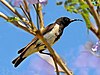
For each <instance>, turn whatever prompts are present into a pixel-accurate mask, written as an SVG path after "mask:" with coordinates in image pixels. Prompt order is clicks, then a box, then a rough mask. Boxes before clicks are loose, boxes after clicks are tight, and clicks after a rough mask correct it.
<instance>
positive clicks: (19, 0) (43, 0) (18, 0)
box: [8, 0, 48, 7]
mask: <svg viewBox="0 0 100 75" xmlns="http://www.w3.org/2000/svg"><path fill="white" fill-rule="evenodd" d="M26 1H27V2H28V3H29V4H37V3H41V4H43V5H46V4H47V1H48V0H26ZM8 2H10V3H11V5H13V6H17V7H18V6H19V5H20V4H21V3H23V0H8Z"/></svg>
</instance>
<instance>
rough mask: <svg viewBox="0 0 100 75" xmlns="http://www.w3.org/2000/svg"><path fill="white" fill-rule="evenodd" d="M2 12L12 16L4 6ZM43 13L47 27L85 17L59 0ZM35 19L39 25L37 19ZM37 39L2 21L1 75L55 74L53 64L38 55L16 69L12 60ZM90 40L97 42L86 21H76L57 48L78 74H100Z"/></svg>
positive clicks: (49, 3) (0, 21)
mask: <svg viewBox="0 0 100 75" xmlns="http://www.w3.org/2000/svg"><path fill="white" fill-rule="evenodd" d="M0 12H3V13H5V14H6V15H11V12H10V11H9V10H7V9H6V8H5V7H4V6H2V4H1V3H0ZM43 12H45V15H44V24H45V26H47V25H49V24H50V23H53V22H55V20H56V19H57V18H59V17H61V16H67V17H69V18H71V19H74V18H78V19H82V17H81V15H78V14H73V13H69V12H67V11H66V10H65V9H64V7H63V6H57V5H56V1H55V0H49V1H48V4H47V5H46V6H44V7H43ZM32 14H33V15H32V16H33V17H34V16H35V15H36V14H35V13H34V12H32ZM33 20H34V22H35V23H36V19H33ZM82 20H83V19H82ZM33 37H34V36H33V35H31V34H29V33H27V32H25V31H23V30H22V29H19V28H17V27H15V26H13V25H12V24H11V23H8V22H6V21H5V20H3V19H2V18H0V75H55V73H54V68H53V67H52V65H50V64H49V63H47V62H46V61H45V60H43V59H42V58H41V57H40V56H38V55H37V54H33V55H31V56H29V57H28V58H27V59H26V60H25V61H23V62H22V63H21V64H20V65H19V66H18V68H14V67H13V64H12V63H11V61H12V60H13V59H14V58H15V57H17V56H18V54H17V51H18V50H19V49H21V48H23V47H24V46H26V45H27V44H28V43H29V42H30V41H31V40H32V39H33ZM89 41H91V42H93V43H95V42H96V41H97V39H96V37H95V36H94V35H93V34H92V33H91V32H89V33H88V32H87V28H86V25H85V22H73V23H71V24H70V25H69V26H68V27H66V28H65V30H64V33H63V35H62V37H61V39H60V40H59V41H58V42H57V43H56V44H55V45H54V46H53V49H55V50H56V51H57V53H58V54H59V55H60V56H61V57H62V59H63V60H64V61H65V63H66V64H67V65H68V67H69V68H70V69H71V70H72V71H73V72H74V75H100V68H99V67H100V64H99V62H100V58H97V57H96V56H94V55H92V54H91V53H90V52H88V51H87V50H86V48H85V47H84V45H85V46H89V43H91V42H89ZM84 51H85V52H84ZM82 52H83V53H82ZM62 75H64V74H62Z"/></svg>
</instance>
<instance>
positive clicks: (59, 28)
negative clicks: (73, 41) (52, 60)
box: [12, 17, 82, 67]
mask: <svg viewBox="0 0 100 75" xmlns="http://www.w3.org/2000/svg"><path fill="white" fill-rule="evenodd" d="M74 21H82V20H80V19H69V18H68V17H61V18H58V19H57V20H56V21H55V23H52V24H50V25H48V26H47V27H46V28H45V29H44V30H43V31H42V34H43V36H44V38H45V39H46V40H47V42H48V43H49V44H50V45H51V46H52V45H53V44H54V43H55V42H56V41H58V39H59V38H60V37H61V35H62V33H63V30H64V28H65V27H67V26H68V25H69V24H70V23H71V22H74ZM43 50H46V46H45V44H43V42H42V41H41V40H40V39H38V38H37V37H35V38H34V39H33V40H32V41H31V42H30V43H29V44H28V45H27V46H26V47H24V48H22V49H21V50H19V51H18V54H20V55H19V56H18V57H17V58H16V59H14V60H13V61H12V63H13V64H14V66H15V67H17V66H18V65H19V64H20V63H21V62H22V61H23V60H24V59H25V58H27V57H28V56H29V55H31V54H33V53H35V52H40V53H43V52H42V51H43ZM44 54H45V53H44Z"/></svg>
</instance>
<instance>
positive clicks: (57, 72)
mask: <svg viewBox="0 0 100 75" xmlns="http://www.w3.org/2000/svg"><path fill="white" fill-rule="evenodd" d="M52 59H53V61H54V64H55V69H56V74H57V75H59V70H58V65H57V63H56V61H55V59H54V58H53V57H52Z"/></svg>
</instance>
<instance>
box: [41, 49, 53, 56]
mask: <svg viewBox="0 0 100 75" xmlns="http://www.w3.org/2000/svg"><path fill="white" fill-rule="evenodd" d="M43 51H44V50H40V51H39V53H41V54H46V55H49V56H51V57H52V55H51V54H50V53H45V52H43Z"/></svg>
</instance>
